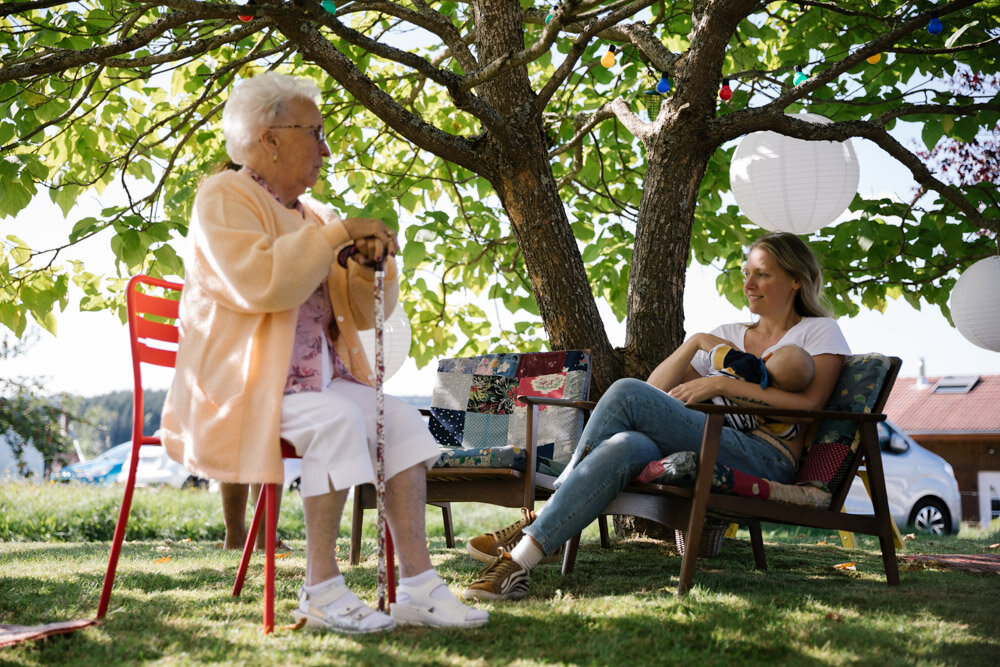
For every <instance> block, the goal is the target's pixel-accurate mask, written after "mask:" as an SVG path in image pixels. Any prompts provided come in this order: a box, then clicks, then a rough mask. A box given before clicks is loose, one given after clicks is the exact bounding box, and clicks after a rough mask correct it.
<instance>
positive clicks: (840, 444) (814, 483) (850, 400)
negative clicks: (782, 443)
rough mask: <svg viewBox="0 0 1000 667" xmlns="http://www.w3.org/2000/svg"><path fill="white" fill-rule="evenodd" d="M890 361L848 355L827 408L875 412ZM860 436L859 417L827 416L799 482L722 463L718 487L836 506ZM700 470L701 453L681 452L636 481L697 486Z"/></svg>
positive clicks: (650, 467) (717, 467) (655, 463)
mask: <svg viewBox="0 0 1000 667" xmlns="http://www.w3.org/2000/svg"><path fill="white" fill-rule="evenodd" d="M890 366H891V362H890V360H889V358H888V357H885V356H882V355H880V354H864V355H854V356H851V357H848V358H847V360H846V361H845V362H844V367H843V369H842V370H841V372H840V378H839V380H838V381H837V385H836V386H835V387H834V390H833V393H832V394H831V396H830V400H829V401H827V404H826V409H827V410H837V411H848V412H865V413H867V412H871V410H872V408H873V407H874V405H875V401H876V400H878V395H879V392H880V391H881V390H882V385H883V384H884V383H885V378H886V374H887V372H888V371H889V368H890ZM860 442H861V435H860V432H859V429H858V428H857V423H855V422H851V421H845V420H836V421H835V420H830V419H826V420H823V421H821V422H820V423H819V425H818V427H817V428H816V431H815V434H814V435H813V437H812V439H811V440H809V441H808V442H807V445H806V451H805V456H804V457H803V459H802V463H801V465H800V466H799V471H798V474H797V475H796V478H795V483H794V484H781V483H779V482H772V481H770V480H766V479H761V478H759V477H754V476H753V475H748V474H746V473H743V472H740V471H739V470H735V469H733V468H731V467H729V466H727V465H723V464H720V463H716V465H715V470H714V471H713V474H712V488H713V490H715V491H719V492H722V493H731V494H735V495H741V496H750V497H754V498H761V499H763V500H768V499H770V500H777V501H780V502H786V503H792V504H795V505H811V506H813V507H817V508H820V509H826V508H828V507H829V506H830V501H831V500H832V497H833V492H834V491H836V490H837V489H839V487H840V485H841V484H843V483H844V480H845V478H846V476H847V470H848V468H849V464H850V462H851V458H850V456H849V455H850V454H852V453H853V452H855V451H857V448H858V445H859V444H860ZM697 472H698V458H697V454H695V452H677V453H675V454H671V455H669V456H667V457H665V458H662V459H658V460H655V461H650V462H649V463H648V464H646V467H645V468H644V469H643V470H642V472H641V473H639V476H638V477H636V481H637V482H652V483H656V484H672V485H675V486H693V485H694V480H695V477H696V475H697Z"/></svg>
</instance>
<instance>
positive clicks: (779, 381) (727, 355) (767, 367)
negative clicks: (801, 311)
mask: <svg viewBox="0 0 1000 667" xmlns="http://www.w3.org/2000/svg"><path fill="white" fill-rule="evenodd" d="M708 356H709V359H710V360H711V362H712V369H713V371H712V373H711V375H725V376H727V377H731V378H735V379H737V380H744V381H746V382H754V383H756V384H759V385H760V386H761V387H762V388H764V389H767V388H768V387H775V388H777V389H782V390H784V391H802V390H803V389H805V388H806V387H808V386H809V384H810V383H811V382H812V381H813V375H814V374H815V372H816V369H815V366H814V365H813V359H812V357H811V356H810V355H809V353H808V352H806V351H805V350H804V349H802V348H801V347H799V346H798V345H785V346H783V347H779V348H778V349H776V350H774V351H773V352H771V353H769V354H765V355H764V356H763V357H755V356H754V355H752V354H750V353H749V352H742V351H740V350H737V349H735V348H733V347H732V346H731V345H728V344H725V343H720V344H718V345H716V346H715V347H713V348H712V349H711V350H710V351H709V353H708ZM712 401H713V402H714V403H716V404H718V405H735V403H734V402H733V401H731V400H730V399H728V398H726V397H724V396H716V397H715V398H713V399H712ZM725 419H726V425H727V426H731V427H732V428H735V429H739V430H740V431H752V430H753V429H755V428H757V426H758V420H757V418H756V417H755V416H754V415H744V414H728V415H726V416H725ZM761 421H762V422H767V425H768V427H769V428H770V430H771V431H772V432H773V433H774V435H776V436H778V437H780V438H788V437H791V436H793V435H794V432H795V430H796V429H797V425H796V424H780V426H779V424H778V423H777V422H773V421H769V420H766V419H763V418H762V419H761ZM776 426H777V427H778V429H775V427H776ZM785 427H787V428H785ZM779 431H780V432H779Z"/></svg>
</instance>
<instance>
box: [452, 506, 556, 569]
mask: <svg viewBox="0 0 1000 667" xmlns="http://www.w3.org/2000/svg"><path fill="white" fill-rule="evenodd" d="M534 521H535V513H534V512H532V511H531V510H529V509H528V508H526V507H522V508H521V518H520V519H518V520H517V521H515V522H514V523H512V524H510V525H509V526H506V527H504V528H501V529H500V530H497V531H494V532H492V533H483V534H482V535H477V536H476V537H473V538H472V539H471V540H469V541H468V542H466V543H465V550H466V551H468V552H469V555H470V556H472V557H473V558H475V559H476V560H479V561H482V562H484V563H492V562H493V559H495V558H496V557H497V556H499V555H500V549H503V550H504V551H507V552H510V551H512V550H513V549H514V545H515V544H517V543H518V542H519V541H520V540H521V530H522V529H523V528H527V527H528V526H530V525H531V524H532V523H533V522H534ZM562 553H563V548H562V547H561V546H560V547H559V549H557V550H556V552H555V553H551V554H549V555H548V556H546V557H545V558H543V559H542V561H541V562H542V563H555V562H556V561H559V560H561V559H562Z"/></svg>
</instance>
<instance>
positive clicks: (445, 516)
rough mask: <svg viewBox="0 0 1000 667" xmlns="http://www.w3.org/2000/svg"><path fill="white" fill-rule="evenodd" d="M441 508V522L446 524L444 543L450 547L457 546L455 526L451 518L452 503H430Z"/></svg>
mask: <svg viewBox="0 0 1000 667" xmlns="http://www.w3.org/2000/svg"><path fill="white" fill-rule="evenodd" d="M430 504H431V505H436V506H438V507H440V508H441V522H442V523H443V524H444V543H445V545H446V546H447V547H448V548H449V549H454V548H455V526H454V524H453V523H452V519H451V503H430Z"/></svg>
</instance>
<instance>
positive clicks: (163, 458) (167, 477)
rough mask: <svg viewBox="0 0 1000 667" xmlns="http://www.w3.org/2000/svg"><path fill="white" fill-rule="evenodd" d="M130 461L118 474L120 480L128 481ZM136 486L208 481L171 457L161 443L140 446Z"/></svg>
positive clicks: (197, 484) (177, 486)
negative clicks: (193, 473)
mask: <svg viewBox="0 0 1000 667" xmlns="http://www.w3.org/2000/svg"><path fill="white" fill-rule="evenodd" d="M128 466H129V461H128V460H126V461H125V463H124V465H123V466H122V471H121V473H120V474H119V475H118V481H119V482H123V483H124V482H126V481H128ZM135 484H136V486H156V485H160V484H162V485H166V486H172V487H174V488H175V489H180V488H182V487H201V486H206V484H207V482H206V481H205V480H203V479H202V478H200V477H198V476H197V475H192V474H191V473H190V472H188V470H187V468H185V467H184V466H182V465H181V464H180V463H178V462H177V461H175V460H173V459H172V458H170V456H169V455H168V454H167V450H166V449H164V448H163V447H161V446H160V445H143V446H142V447H140V448H139V465H138V466H137V467H136V469H135Z"/></svg>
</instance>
